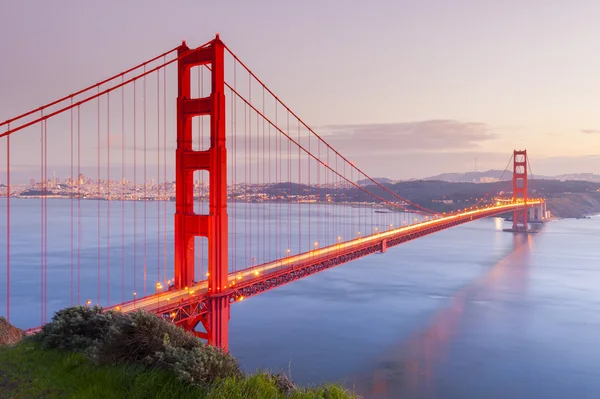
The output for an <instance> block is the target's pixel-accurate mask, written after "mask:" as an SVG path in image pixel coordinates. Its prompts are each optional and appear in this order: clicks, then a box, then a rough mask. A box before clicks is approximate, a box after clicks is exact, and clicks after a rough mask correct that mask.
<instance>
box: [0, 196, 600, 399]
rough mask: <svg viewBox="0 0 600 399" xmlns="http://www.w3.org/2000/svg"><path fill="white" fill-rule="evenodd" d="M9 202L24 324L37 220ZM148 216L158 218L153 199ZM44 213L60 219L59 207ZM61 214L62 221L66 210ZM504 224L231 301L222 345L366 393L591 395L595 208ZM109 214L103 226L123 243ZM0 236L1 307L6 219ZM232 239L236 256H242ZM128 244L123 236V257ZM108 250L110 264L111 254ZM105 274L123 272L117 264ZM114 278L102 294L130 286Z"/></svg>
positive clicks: (253, 362)
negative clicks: (538, 227) (537, 223)
mask: <svg viewBox="0 0 600 399" xmlns="http://www.w3.org/2000/svg"><path fill="white" fill-rule="evenodd" d="M59 201H60V200H59ZM13 203H18V204H19V205H18V206H14V208H13V209H14V213H13V216H12V217H13V226H15V231H13V233H12V235H11V237H12V242H13V244H12V247H11V251H12V254H13V256H12V259H13V260H12V264H13V272H12V275H13V281H12V295H11V297H12V303H13V305H12V307H11V308H12V312H13V317H12V318H13V321H14V322H15V323H16V324H17V325H21V326H23V327H27V326H30V325H33V324H36V322H38V321H39V319H40V316H39V314H40V311H39V305H37V303H38V302H39V277H37V275H38V274H39V253H38V252H36V248H39V235H38V236H37V237H36V236H35V234H33V235H32V233H28V231H30V230H28V229H25V228H24V227H16V226H18V223H16V222H15V221H16V220H21V222H22V224H27V223H29V222H30V223H32V224H35V223H36V222H35V220H37V219H36V216H35V215H36V212H38V213H37V215H38V216H39V203H34V202H32V201H13ZM65 203H67V204H68V203H69V202H68V201H66V202H65ZM0 205H1V206H0V215H2V217H0V228H4V227H3V223H4V220H3V219H4V211H3V209H2V206H3V203H1V202H0ZM56 206H57V207H59V208H61V207H62V208H64V205H56ZM86 206H87V205H86ZM89 206H90V207H91V210H90V215H93V212H92V211H93V209H95V208H94V207H93V206H92V205H89ZM128 206H129V205H128ZM153 206H154V205H153ZM170 206H171V205H169V207H170ZM138 208H139V203H138ZM340 208H341V207H340ZM119 209H120V208H119ZM257 209H258V208H257ZM63 211H64V209H63ZM113 212H114V211H113ZM139 212H140V210H139V209H138V213H139ZM168 212H171V211H170V210H168ZM256 212H260V210H257V211H256ZM327 212H337V211H332V210H331V209H328V210H326V211H325V213H327ZM63 213H64V212H63ZM130 213H131V212H130V210H129V208H128V209H127V210H126V211H125V214H130ZM131 214H133V213H131ZM148 214H149V215H150V216H148V217H149V218H156V216H152V215H156V214H157V213H156V208H150V210H149V213H148ZM54 215H55V216H54V217H55V218H56V220H55V222H54V223H61V220H63V219H62V218H64V215H63V216H61V215H62V214H61V213H60V212H56V213H55V214H54ZM230 215H231V212H230ZM265 215H266V214H265ZM313 215H317V216H313V221H314V223H316V224H318V223H320V222H321V223H324V219H322V218H321V219H322V220H321V219H319V216H318V213H313ZM255 216H256V214H255ZM91 217H92V216H90V218H91ZM271 217H272V216H271ZM275 217H277V216H275ZM235 218H236V219H242V218H243V217H242V212H240V211H239V210H238V212H237V214H236V216H235ZM170 221H171V218H170V217H169V221H168V222H167V223H168V224H167V225H169V224H170V223H171V222H170ZM63 222H64V223H66V224H69V223H70V218H69V217H68V213H67V217H66V218H64V220H63ZM38 223H39V222H38ZM503 223H504V222H502V221H501V220H500V219H486V220H481V221H476V222H472V223H470V224H468V225H465V226H460V227H456V228H453V229H451V230H448V231H444V232H441V233H437V234H435V235H432V236H430V237H425V238H421V239H418V240H416V241H414V242H411V243H407V244H403V245H401V246H399V247H396V248H394V249H390V250H388V252H387V253H386V254H383V255H372V256H370V257H367V258H364V259H361V260H357V261H354V262H352V263H349V264H346V265H343V266H341V267H338V268H336V269H332V270H329V271H326V272H323V273H321V274H318V275H315V276H312V277H310V278H307V279H304V280H301V281H297V282H294V283H293V284H290V285H287V286H283V287H281V288H278V289H277V290H274V291H271V292H268V293H265V294H262V295H260V296H257V297H255V298H251V299H249V300H248V301H244V302H241V303H239V304H236V305H235V306H234V307H233V308H232V314H231V324H230V330H231V336H230V346H231V352H232V353H233V354H234V355H235V356H236V357H238V358H239V359H240V361H241V362H242V364H243V366H244V368H245V369H247V370H249V371H250V370H255V369H257V368H268V369H271V370H274V371H278V370H284V371H286V372H289V373H291V374H292V378H293V379H294V380H295V381H297V382H299V383H301V384H318V383H322V382H332V381H335V382H341V383H344V384H345V385H347V386H348V387H350V388H352V389H354V390H356V391H357V392H359V393H360V394H362V395H363V396H364V397H366V398H564V397H573V398H599V397H600V312H599V310H600V244H599V243H600V218H597V217H596V218H593V219H591V220H561V221H557V222H552V223H548V224H546V225H545V226H544V227H543V229H542V231H541V232H540V233H538V234H535V235H530V236H520V235H519V236H517V235H512V234H509V233H504V232H502V231H501V229H502V228H503V227H505V226H504V224H503ZM148 224H149V226H150V227H149V228H148V231H149V233H147V234H148V236H154V235H157V230H156V229H155V228H154V227H152V226H155V225H156V219H152V221H151V222H149V223H148ZM117 225H118V226H119V227H118V229H117V231H114V232H112V231H111V234H112V236H113V239H114V237H118V238H117V239H116V242H118V243H119V245H118V246H119V249H118V251H121V249H120V245H121V242H122V240H121V238H120V236H118V234H120V233H119V232H120V229H121V227H120V225H119V224H117ZM30 227H31V226H30ZM114 228H116V227H114ZM131 228H132V227H131V223H128V224H127V226H126V230H127V231H126V237H127V236H130V235H131V233H132V232H130V231H129V230H130V229H131ZM19 231H21V232H22V235H21V236H19ZM169 234H170V232H169ZM238 234H239V232H238ZM301 234H307V232H306V231H303V232H301ZM313 234H314V233H313ZM0 238H2V242H0V247H1V248H0V265H2V267H0V269H1V270H0V272H1V273H3V274H2V277H1V278H0V281H2V283H3V284H2V287H0V309H1V310H0V314H4V312H5V306H6V304H5V299H6V298H5V291H4V290H5V277H4V273H5V272H4V269H5V253H4V251H5V243H4V240H5V239H6V234H5V232H4V231H2V233H0ZM103 239H105V237H103ZM36 240H37V241H36ZM69 240H70V237H69V235H68V234H67V235H62V236H60V235H59V236H57V237H54V236H53V237H52V238H50V239H49V248H50V250H49V254H48V257H49V270H50V269H51V266H52V267H53V268H54V269H53V270H54V271H53V272H52V273H51V272H50V271H49V288H48V293H49V305H48V308H49V311H50V310H51V309H54V308H59V307H61V306H65V305H68V302H69V296H70V293H69V291H70V286H69V266H68V264H69V258H70V255H69V248H70V247H69ZM242 240H243V238H242V237H237V241H236V242H238V244H237V247H238V248H237V252H238V254H237V255H236V254H234V256H237V257H242V256H243V255H242V254H243V250H244V249H245V248H243V247H240V244H239V242H241V241H242ZM157 241H158V242H159V243H160V240H159V239H158V237H157ZM32 242H33V243H35V244H34V245H33V246H32ZM65 242H66V247H65ZM82 244H84V245H83V247H84V250H83V258H84V260H86V261H89V262H92V261H94V259H95V253H96V252H97V251H96V248H97V240H96V239H94V236H93V235H90V238H89V240H88V241H85V242H82ZM163 244H164V243H160V246H162V245H163ZM280 244H281V243H280ZM139 245H140V244H139V243H137V244H136V243H134V242H133V240H130V239H128V240H127V241H126V242H125V246H126V249H125V252H126V253H127V262H130V257H131V256H133V255H132V253H131V252H132V248H133V247H134V246H137V247H136V248H139ZM167 245H168V251H167V252H168V253H167V255H168V256H169V258H168V259H171V258H170V257H171V247H172V242H171V241H168V242H167ZM149 246H150V247H152V248H153V249H152V250H151V251H152V254H150V252H148V254H147V257H148V265H149V268H148V273H152V274H153V275H155V274H156V275H158V274H160V273H162V271H161V266H160V264H161V262H160V261H159V262H156V258H162V257H163V256H164V254H163V253H162V252H161V251H160V250H158V249H157V248H158V246H157V245H154V246H152V244H149ZM113 247H117V245H115V244H113ZM65 248H66V249H65ZM116 250H117V249H116V248H113V249H112V251H116ZM140 250H141V249H140ZM232 251H233V250H232ZM267 251H268V249H267ZM233 252H235V251H233ZM112 256H113V258H114V259H119V262H120V257H121V255H120V252H118V253H115V254H114V255H112ZM151 259H154V261H151ZM238 261H239V262H240V264H242V263H243V262H244V261H243V259H238ZM61 262H62V264H63V266H62V268H61V267H59V266H58V265H59V264H60V263H61ZM138 262H139V261H138ZM151 263H153V264H154V263H157V264H158V265H159V268H158V269H156V267H154V268H152V267H151V266H150V264H151ZM119 264H120V263H119ZM128 264H129V263H128ZM119 267H120V266H119ZM113 274H117V275H118V279H119V281H120V271H119V269H118V268H117V272H113ZM102 275H103V276H104V275H105V274H104V271H102ZM130 275H131V270H126V278H129V277H130ZM115 278H116V277H115V276H113V277H111V279H115ZM36 279H38V280H36ZM95 280H96V270H95V269H94V268H91V270H88V268H86V269H85V270H84V272H83V274H82V285H81V288H80V289H81V291H82V292H83V294H82V296H87V292H93V294H92V296H94V295H96V293H97V291H96V283H95ZM152 281H154V280H152ZM149 284H150V283H149ZM61 287H62V288H63V289H62V292H61ZM136 289H137V290H140V289H142V288H141V287H139V286H138V287H137V288H136ZM114 290H115V291H116V292H113V293H112V295H113V299H112V300H111V301H114V300H117V299H120V295H121V291H123V292H127V293H129V291H132V290H133V286H132V285H131V284H128V283H126V285H125V286H124V287H123V289H122V290H121V288H120V287H119V288H115V289H114ZM55 292H57V293H55ZM106 294H107V293H106V292H103V293H102V294H101V302H102V301H106V300H107V298H106ZM75 296H76V293H75ZM65 301H66V302H65Z"/></svg>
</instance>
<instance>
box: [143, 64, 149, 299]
mask: <svg viewBox="0 0 600 399" xmlns="http://www.w3.org/2000/svg"><path fill="white" fill-rule="evenodd" d="M144 72H146V66H144ZM142 87H143V94H144V100H143V109H144V127H143V129H144V296H146V294H147V286H148V284H147V280H146V279H147V275H146V267H147V260H148V258H147V254H146V247H147V241H148V238H147V233H148V229H147V227H148V193H147V186H148V178H147V176H146V173H147V164H146V156H147V153H148V151H147V138H148V131H147V126H146V108H147V102H146V76H145V75H144V78H143V81H142Z"/></svg>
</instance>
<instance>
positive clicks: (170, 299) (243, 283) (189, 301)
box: [109, 200, 542, 324]
mask: <svg viewBox="0 0 600 399" xmlns="http://www.w3.org/2000/svg"><path fill="white" fill-rule="evenodd" d="M541 203H542V200H529V201H528V202H527V205H528V206H535V205H540V204H541ZM522 206H524V204H523V203H522V202H517V203H508V204H506V203H503V204H497V205H492V206H487V207H481V208H477V209H473V210H466V211H463V212H459V213H452V214H449V215H445V216H442V217H436V218H434V219H432V220H429V221H423V222H420V223H416V224H411V225H408V226H403V227H399V228H396V229H391V230H387V231H382V232H379V233H375V234H372V235H369V236H365V237H358V238H355V239H353V240H350V241H345V242H342V243H338V244H333V245H330V246H327V247H324V248H319V249H315V250H312V251H309V252H305V253H301V254H298V255H291V256H288V257H286V258H283V259H279V260H276V261H272V262H268V263H265V264H262V265H257V266H255V267H252V268H248V269H244V270H241V271H237V272H234V273H231V274H230V275H229V286H228V287H223V289H222V291H221V292H220V293H218V294H217V295H216V296H228V297H229V299H230V302H235V301H240V300H243V299H244V298H246V297H248V296H252V295H255V294H258V293H261V292H264V291H268V290H270V289H273V288H276V287H278V286H280V285H283V284H286V283H289V282H291V281H294V280H297V279H300V278H303V277H306V276H308V275H311V274H314V273H317V272H319V271H322V270H326V269H329V268H331V267H334V266H338V265H340V264H343V263H346V262H349V261H351V260H354V259H357V258H360V257H363V256H366V255H369V254H372V253H375V252H385V250H386V249H387V248H389V247H392V246H396V245H399V244H401V243H403V242H406V241H410V240H413V239H415V238H418V237H422V236H425V235H429V234H432V233H435V232H438V231H441V230H445V229H447V228H450V227H453V226H456V225H459V224H463V223H467V222H470V221H472V220H477V219H481V218H485V217H491V216H496V215H499V214H502V213H505V212H512V211H514V210H516V209H518V208H520V207H522ZM207 294H208V282H207V281H206V280H204V281H201V282H199V283H197V284H195V285H193V286H191V287H186V288H184V289H173V287H170V289H169V290H167V291H164V292H159V293H157V294H153V295H150V296H147V297H144V298H140V299H136V300H134V301H129V302H126V303H123V304H121V305H118V306H113V307H110V308H109V309H116V310H118V311H122V312H131V311H134V310H137V309H143V310H146V311H148V312H153V313H159V314H161V315H163V316H164V317H166V318H170V319H172V320H173V321H174V322H176V323H177V324H183V323H185V322H188V321H190V320H191V319H193V318H196V317H197V316H198V315H199V314H202V313H205V312H206V311H207V306H208V305H207V303H208V301H209V298H210V297H209V296H208V295H207ZM211 296H215V295H211Z"/></svg>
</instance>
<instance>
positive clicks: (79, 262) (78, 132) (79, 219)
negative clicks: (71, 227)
mask: <svg viewBox="0 0 600 399" xmlns="http://www.w3.org/2000/svg"><path fill="white" fill-rule="evenodd" d="M77 303H78V304H81V107H80V106H77Z"/></svg>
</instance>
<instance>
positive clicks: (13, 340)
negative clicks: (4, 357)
mask: <svg viewBox="0 0 600 399" xmlns="http://www.w3.org/2000/svg"><path fill="white" fill-rule="evenodd" d="M24 336H25V332H24V331H23V330H21V329H19V328H17V327H14V326H12V325H10V324H9V323H8V321H7V320H6V319H5V318H4V317H1V316H0V346H3V345H4V346H6V345H10V346H12V345H16V344H18V343H19V342H20V341H21V340H22V339H23V337H24Z"/></svg>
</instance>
